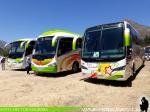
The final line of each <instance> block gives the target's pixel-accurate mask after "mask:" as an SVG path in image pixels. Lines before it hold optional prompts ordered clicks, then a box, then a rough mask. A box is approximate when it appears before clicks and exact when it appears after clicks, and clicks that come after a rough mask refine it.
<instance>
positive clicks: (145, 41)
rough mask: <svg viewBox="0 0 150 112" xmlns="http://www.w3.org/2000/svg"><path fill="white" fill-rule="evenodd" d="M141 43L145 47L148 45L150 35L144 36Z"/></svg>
mask: <svg viewBox="0 0 150 112" xmlns="http://www.w3.org/2000/svg"><path fill="white" fill-rule="evenodd" d="M143 41H144V45H145V46H148V45H150V35H146V36H145V38H144V40H143Z"/></svg>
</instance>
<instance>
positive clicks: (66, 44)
mask: <svg viewBox="0 0 150 112" xmlns="http://www.w3.org/2000/svg"><path fill="white" fill-rule="evenodd" d="M72 41H73V38H62V39H60V40H59V46H58V54H57V55H58V56H61V55H64V54H66V53H68V52H70V51H72Z"/></svg>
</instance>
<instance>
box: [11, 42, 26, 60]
mask: <svg viewBox="0 0 150 112" xmlns="http://www.w3.org/2000/svg"><path fill="white" fill-rule="evenodd" d="M22 42H23V41H19V42H13V43H11V44H10V46H11V47H10V51H9V58H12V59H16V58H22V57H23V54H24V52H25V43H24V44H23V46H22V47H21V44H22Z"/></svg>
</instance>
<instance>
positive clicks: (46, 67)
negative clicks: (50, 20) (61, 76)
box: [32, 30, 82, 73]
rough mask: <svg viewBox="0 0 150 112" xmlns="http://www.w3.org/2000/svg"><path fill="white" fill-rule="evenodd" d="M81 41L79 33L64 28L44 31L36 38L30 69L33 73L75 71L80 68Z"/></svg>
mask: <svg viewBox="0 0 150 112" xmlns="http://www.w3.org/2000/svg"><path fill="white" fill-rule="evenodd" d="M81 41H82V40H81V37H80V35H78V34H76V33H72V32H68V31H64V30H50V31H48V32H44V33H43V34H41V35H40V36H39V38H37V40H36V45H35V49H34V51H33V56H32V70H33V71H34V72H35V73H57V72H63V71H68V70H72V71H73V72H77V71H78V70H79V69H80V61H81V58H80V51H81ZM76 45H77V46H76ZM73 48H76V50H73Z"/></svg>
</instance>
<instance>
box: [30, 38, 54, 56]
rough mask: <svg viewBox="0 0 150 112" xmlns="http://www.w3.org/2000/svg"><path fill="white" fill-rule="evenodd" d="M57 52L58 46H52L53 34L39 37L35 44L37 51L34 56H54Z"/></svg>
mask: <svg viewBox="0 0 150 112" xmlns="http://www.w3.org/2000/svg"><path fill="white" fill-rule="evenodd" d="M55 53H56V47H53V46H52V36H48V37H42V38H39V39H38V40H37V42H36V45H35V51H34V53H33V55H34V56H33V57H34V58H35V57H36V56H40V57H42V56H47V57H54V55H55Z"/></svg>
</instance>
